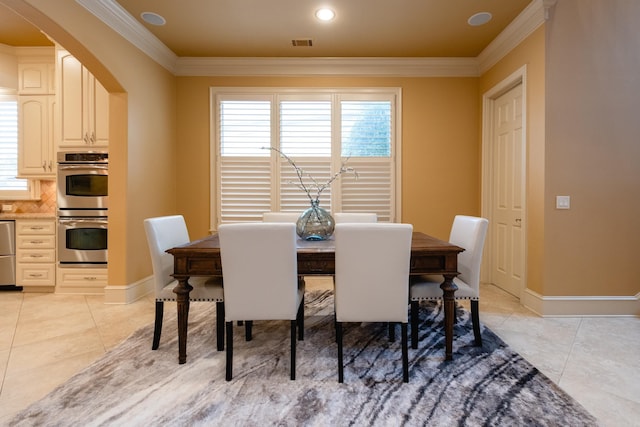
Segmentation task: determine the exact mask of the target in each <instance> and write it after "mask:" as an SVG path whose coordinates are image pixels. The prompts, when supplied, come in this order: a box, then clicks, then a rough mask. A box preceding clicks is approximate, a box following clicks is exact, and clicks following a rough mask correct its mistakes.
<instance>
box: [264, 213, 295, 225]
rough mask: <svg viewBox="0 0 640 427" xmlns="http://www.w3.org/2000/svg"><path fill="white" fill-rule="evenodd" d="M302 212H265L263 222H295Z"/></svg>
mask: <svg viewBox="0 0 640 427" xmlns="http://www.w3.org/2000/svg"><path fill="white" fill-rule="evenodd" d="M300 215H301V212H265V213H263V214H262V222H293V223H294V224H295V223H296V222H297V221H298V218H300Z"/></svg>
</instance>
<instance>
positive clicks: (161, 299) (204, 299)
mask: <svg viewBox="0 0 640 427" xmlns="http://www.w3.org/2000/svg"><path fill="white" fill-rule="evenodd" d="M156 301H176V299H175V298H156ZM189 301H196V302H198V301H215V302H224V300H223V299H219V298H214V299H211V298H198V299H193V298H189Z"/></svg>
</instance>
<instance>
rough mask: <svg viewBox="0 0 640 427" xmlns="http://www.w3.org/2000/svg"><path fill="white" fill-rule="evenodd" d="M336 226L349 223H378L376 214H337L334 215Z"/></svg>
mask: <svg viewBox="0 0 640 427" xmlns="http://www.w3.org/2000/svg"><path fill="white" fill-rule="evenodd" d="M332 216H333V219H334V220H335V222H336V224H342V223H349V222H378V214H376V213H375V212H336V213H334V214H333V215H332Z"/></svg>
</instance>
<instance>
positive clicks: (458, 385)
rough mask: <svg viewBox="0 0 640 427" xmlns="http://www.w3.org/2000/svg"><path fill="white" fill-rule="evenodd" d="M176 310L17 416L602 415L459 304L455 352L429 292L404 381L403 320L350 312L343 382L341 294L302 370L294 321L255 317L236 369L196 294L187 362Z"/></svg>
mask: <svg viewBox="0 0 640 427" xmlns="http://www.w3.org/2000/svg"><path fill="white" fill-rule="evenodd" d="M363 303H366V296H363ZM172 311H173V310H165V326H164V330H163V332H162V340H161V343H160V348H159V349H158V350H156V351H152V350H151V338H152V325H149V326H147V327H144V328H142V329H140V330H138V331H136V332H135V333H133V334H132V335H131V336H130V337H129V338H128V339H127V340H126V341H124V342H123V343H122V344H121V345H119V346H118V347H116V348H114V349H113V350H112V351H110V352H108V353H106V354H105V355H104V357H102V358H101V359H100V360H98V361H96V362H95V363H93V364H92V365H91V366H89V367H88V368H86V369H85V370H83V371H82V372H80V373H78V374H76V375H75V376H74V377H72V378H71V379H70V380H69V381H67V382H66V383H64V384H62V385H61V386H59V387H58V388H57V389H55V390H54V391H53V392H51V393H50V394H49V395H47V396H46V397H44V398H43V399H42V400H40V401H38V402H36V403H34V404H33V405H31V406H30V407H28V408H26V409H25V410H23V411H22V412H21V413H19V414H17V415H16V417H15V418H14V419H13V420H12V421H11V422H10V425H12V426H111V425H114V426H142V425H144V426H218V425H220V426H273V425H277V426H418V425H426V426H593V425H598V422H597V421H596V419H595V418H594V417H592V416H591V415H590V414H589V413H588V412H587V411H586V410H585V409H584V408H583V407H582V406H580V405H579V404H578V403H577V402H576V401H575V400H573V399H572V398H571V397H570V396H568V395H567V394H566V393H565V392H563V391H562V390H561V389H559V388H558V387H557V386H556V385H555V384H554V383H552V382H551V381H550V380H549V379H548V378H547V377H545V376H544V375H543V374H541V373H540V372H539V371H538V370H537V369H536V368H534V367H533V366H532V365H531V364H530V363H528V362H527V361H526V360H524V359H523V358H522V357H520V356H519V355H518V354H517V353H516V352H514V351H513V350H511V349H509V347H508V346H507V345H506V344H505V343H504V342H503V341H502V340H500V339H499V338H498V337H497V336H496V335H495V334H494V333H492V332H491V331H490V330H489V329H487V328H484V329H483V331H482V334H483V347H481V348H480V347H475V346H473V332H472V328H471V323H470V320H469V315H468V312H467V311H466V310H463V309H462V308H458V309H457V318H458V321H457V324H456V326H455V341H454V360H453V361H449V362H446V361H444V335H443V325H442V320H443V312H442V306H441V305H440V304H438V303H423V304H422V309H421V310H420V316H421V318H420V335H419V336H420V342H419V348H418V349H417V350H413V349H411V348H410V349H409V363H410V367H409V375H410V382H409V383H403V382H402V363H401V350H400V339H399V328H398V331H397V333H396V338H397V339H396V341H394V342H390V341H389V339H388V328H387V326H386V325H384V324H376V323H370V324H346V325H345V330H344V334H345V335H344V338H345V341H344V343H345V374H344V375H345V377H344V383H343V384H339V383H338V367H337V346H336V343H335V335H334V325H333V296H332V294H331V292H328V291H313V292H309V293H307V296H306V313H305V314H306V320H305V321H306V323H305V339H304V341H302V342H300V341H299V342H298V347H297V349H298V357H297V363H298V366H297V372H296V373H297V379H296V380H295V381H291V380H290V379H289V322H286V321H284V322H277V321H268V322H267V321H263V322H255V323H254V327H253V340H252V341H249V342H247V341H245V340H244V334H243V329H241V327H236V328H237V329H236V333H235V336H234V367H233V374H234V378H233V380H232V381H230V382H226V381H225V353H224V352H218V351H216V343H215V310H214V309H213V307H212V304H206V303H192V304H191V313H190V317H189V337H188V352H187V355H188V358H187V363H186V364H184V365H179V364H178V361H177V356H178V348H177V347H178V346H177V338H176V336H177V327H176V323H177V322H176V321H175V313H172Z"/></svg>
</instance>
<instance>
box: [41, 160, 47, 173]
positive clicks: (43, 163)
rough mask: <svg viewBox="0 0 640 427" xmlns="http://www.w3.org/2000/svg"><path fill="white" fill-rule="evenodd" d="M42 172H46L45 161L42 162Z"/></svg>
mask: <svg viewBox="0 0 640 427" xmlns="http://www.w3.org/2000/svg"><path fill="white" fill-rule="evenodd" d="M42 170H43V171H45V172H46V171H47V161H46V160H45V161H44V162H42Z"/></svg>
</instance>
